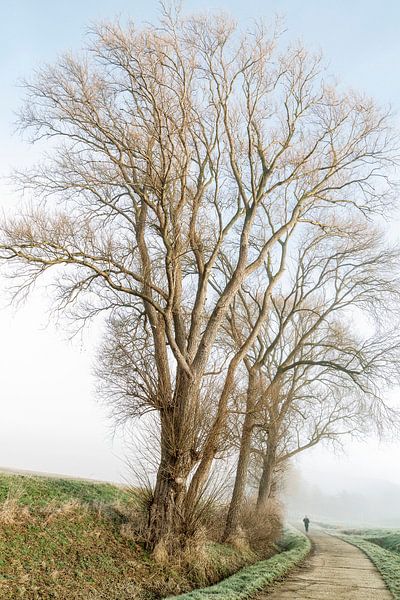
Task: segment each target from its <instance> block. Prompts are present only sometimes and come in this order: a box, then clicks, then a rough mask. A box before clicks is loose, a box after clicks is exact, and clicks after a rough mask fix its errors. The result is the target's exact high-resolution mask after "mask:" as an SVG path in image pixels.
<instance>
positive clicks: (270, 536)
mask: <svg viewBox="0 0 400 600" xmlns="http://www.w3.org/2000/svg"><path fill="white" fill-rule="evenodd" d="M282 520H283V517H282V508H281V506H280V504H279V503H278V502H277V501H276V500H269V501H268V503H267V504H266V506H265V507H263V508H261V509H256V506H255V503H254V502H253V501H251V500H248V501H247V503H246V504H245V505H244V507H243V510H242V516H241V527H242V529H243V531H244V532H245V535H246V538H247V540H248V542H249V544H250V548H251V549H252V550H253V551H254V552H257V553H258V554H260V555H262V556H269V555H270V554H272V552H273V551H274V545H275V543H276V542H277V540H278V539H279V538H280V536H281V535H282Z"/></svg>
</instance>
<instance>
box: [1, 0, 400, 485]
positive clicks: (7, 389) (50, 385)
mask: <svg viewBox="0 0 400 600" xmlns="http://www.w3.org/2000/svg"><path fill="white" fill-rule="evenodd" d="M0 4H1V6H0V10H1V13H0V15H1V19H0V82H1V93H0V175H1V174H7V173H8V172H9V170H10V167H12V166H18V165H20V164H21V162H27V161H29V159H30V152H31V147H30V146H27V145H25V144H23V143H22V142H21V141H20V140H19V139H18V137H16V136H13V135H12V131H13V121H14V120H15V116H14V113H15V111H16V110H17V109H18V106H19V103H20V99H21V95H22V90H21V89H20V88H19V87H18V86H17V85H16V84H17V82H18V80H19V79H21V78H23V77H29V75H30V74H31V72H32V70H33V68H34V67H36V66H38V65H40V64H42V63H43V62H50V63H51V62H53V61H54V60H55V59H56V57H57V55H58V54H59V53H61V52H63V51H64V50H74V49H76V50H79V48H80V47H81V46H82V45H83V43H84V39H83V38H84V35H85V32H86V30H87V27H88V25H89V24H90V23H91V22H93V21H96V20H99V19H112V18H114V17H115V16H118V15H119V16H120V17H121V18H122V19H125V18H127V17H129V16H130V17H132V18H133V19H134V20H137V21H143V20H153V19H154V18H155V17H156V15H157V11H158V2H157V1H156V0H69V1H63V2H62V1H60V0H58V1H56V0H2V2H1V3H0ZM185 6H186V8H187V10H198V9H217V10H218V9H222V10H228V11H230V12H232V13H233V14H234V16H235V17H236V18H237V19H238V20H239V22H241V23H245V22H246V21H248V20H250V19H252V18H254V17H260V16H262V17H264V18H265V19H267V20H268V19H272V18H273V17H274V15H275V14H276V13H278V14H282V15H285V16H286V23H287V33H286V34H285V37H286V39H287V40H288V41H289V40H291V39H297V38H302V39H303V40H304V42H305V43H306V45H308V46H311V47H312V48H314V49H318V50H319V49H321V50H322V51H323V53H324V55H325V57H326V60H327V61H328V63H329V65H330V67H329V69H330V71H331V73H333V74H335V75H336V76H337V77H338V79H339V81H341V82H343V83H344V84H346V85H349V86H351V87H354V88H357V89H361V90H364V91H365V92H366V93H368V94H370V95H372V96H374V97H375V98H376V99H377V100H378V101H379V102H381V103H384V104H391V105H392V107H393V109H394V110H395V111H396V112H399V113H400V110H399V109H400V77H399V68H398V65H399V62H400V35H399V34H400V2H399V1H398V0H381V2H376V1H372V0H335V1H330V0H320V1H317V0H302V1H300V0H264V1H263V0H246V1H243V0H241V1H239V0H230V1H229V0H205V1H204V2H199V1H196V0H190V1H189V0H188V1H187V2H186V3H185ZM14 201H15V197H14V195H13V194H11V193H10V191H9V190H8V189H7V188H6V187H5V184H3V183H1V181H0V209H1V206H2V205H3V206H4V205H5V204H6V202H7V204H8V206H10V205H12V204H13V203H14ZM2 299H3V298H2V294H1V291H0V304H1V303H2ZM3 304H4V303H3ZM43 307H44V300H43V298H42V297H41V296H40V295H39V296H36V297H35V299H34V302H32V303H30V304H28V305H27V306H26V307H25V308H24V310H23V311H22V312H17V313H16V314H14V313H13V312H12V311H10V310H8V309H5V310H2V311H0V331H1V333H2V338H1V344H0V365H1V368H0V394H1V396H0V401H1V402H2V404H3V407H2V419H1V421H0V467H1V466H8V467H18V468H26V469H37V470H43V471H53V472H64V473H69V474H72V475H73V474H76V475H84V476H91V477H101V478H109V479H118V478H119V477H120V470H121V461H120V458H121V457H122V455H123V446H122V445H121V443H120V441H118V440H117V441H116V442H115V443H114V446H113V447H112V444H111V437H110V435H109V430H108V429H107V424H106V420H105V414H104V411H102V409H101V408H100V407H98V406H97V405H96V404H95V398H94V394H93V391H92V390H93V380H92V378H91V375H90V364H91V361H92V357H93V347H94V346H95V342H96V340H95V339H93V338H95V337H96V336H93V335H92V336H91V338H89V339H88V340H86V342H85V344H84V345H81V344H80V343H79V342H75V343H74V344H72V345H71V344H69V343H67V342H66V341H65V340H64V338H63V337H62V334H61V333H60V332H59V331H57V330H56V329H55V328H54V327H52V326H51V327H48V328H47V329H45V330H43V329H41V325H43V324H44V323H45V322H46V319H44V318H43V312H44V308H43ZM46 365H47V366H46ZM377 452H378V450H377V445H376V444H374V445H370V448H369V451H367V452H366V450H365V447H364V446H359V445H353V446H349V455H348V459H346V460H345V461H344V462H343V463H342V467H341V469H342V471H343V472H345V473H347V474H348V475H352V474H353V473H354V472H357V473H358V474H361V475H363V474H366V475H368V476H370V477H374V476H375V477H385V478H388V479H392V480H394V481H396V482H398V483H400V475H399V474H398V469H397V468H396V466H397V465H398V458H397V455H398V454H399V451H398V446H391V447H387V448H383V449H382V450H381V451H380V452H381V454H379V455H378V454H377ZM328 461H329V462H328ZM303 463H304V465H307V466H308V468H309V469H310V466H311V467H312V468H315V467H317V468H318V464H320V465H322V464H323V465H324V471H325V473H327V465H329V469H328V470H329V473H331V474H332V475H333V474H335V473H336V475H335V477H337V479H338V486H340V469H339V465H338V462H337V461H336V459H334V458H328V457H327V454H326V453H323V452H320V451H317V450H315V451H314V452H313V453H312V454H311V455H310V457H309V458H308V459H305V460H304V461H303ZM319 476H320V475H319Z"/></svg>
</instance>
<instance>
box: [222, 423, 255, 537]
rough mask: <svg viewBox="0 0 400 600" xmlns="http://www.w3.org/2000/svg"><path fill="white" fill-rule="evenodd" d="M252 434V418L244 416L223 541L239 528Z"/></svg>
mask: <svg viewBox="0 0 400 600" xmlns="http://www.w3.org/2000/svg"><path fill="white" fill-rule="evenodd" d="M252 432H253V416H252V415H249V414H246V418H245V422H244V425H243V433H242V438H241V440H240V451H239V458H238V464H237V468H236V477H235V485H234V487H233V492H232V497H231V502H230V504H229V510H228V515H227V518H226V525H225V531H224V535H223V539H224V540H228V539H229V538H232V537H233V536H234V535H235V533H236V532H237V529H238V526H239V521H240V513H241V510H242V506H243V500H244V497H245V491H246V484H247V474H248V469H249V463H250V456H251V439H252Z"/></svg>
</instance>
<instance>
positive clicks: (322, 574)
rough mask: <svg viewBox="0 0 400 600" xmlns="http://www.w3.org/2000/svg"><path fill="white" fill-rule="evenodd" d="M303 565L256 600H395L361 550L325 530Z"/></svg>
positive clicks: (314, 535) (315, 536) (314, 536)
mask: <svg viewBox="0 0 400 600" xmlns="http://www.w3.org/2000/svg"><path fill="white" fill-rule="evenodd" d="M310 538H311V539H312V541H313V543H314V550H313V552H312V554H311V555H310V557H309V558H308V559H307V560H306V562H305V563H303V565H302V566H301V567H300V568H298V569H296V571H293V572H292V574H291V575H289V576H288V578H287V579H286V580H285V581H283V582H282V583H280V584H278V585H277V586H275V587H274V588H273V589H272V590H271V591H269V592H263V593H261V594H258V596H256V597H255V599H254V600H393V596H392V594H391V593H390V592H389V590H388V589H387V588H386V586H385V584H384V582H383V580H382V578H381V576H380V574H379V573H378V571H377V570H376V568H375V567H374V565H373V564H372V563H371V561H370V560H369V559H368V558H367V557H366V556H365V555H364V554H363V553H362V552H361V550H359V549H358V548H355V547H354V546H351V545H350V544H347V543H346V542H343V541H342V540H339V539H337V538H335V537H333V536H330V535H328V534H326V533H323V532H322V531H321V532H320V531H318V532H315V533H314V532H313V533H311V534H310Z"/></svg>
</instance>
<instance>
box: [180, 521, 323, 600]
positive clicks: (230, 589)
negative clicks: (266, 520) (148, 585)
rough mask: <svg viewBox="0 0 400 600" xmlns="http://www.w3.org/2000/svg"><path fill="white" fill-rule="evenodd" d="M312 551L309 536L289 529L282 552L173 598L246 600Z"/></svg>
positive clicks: (182, 599)
mask: <svg viewBox="0 0 400 600" xmlns="http://www.w3.org/2000/svg"><path fill="white" fill-rule="evenodd" d="M310 550H311V543H310V540H309V539H308V538H307V537H306V536H305V535H303V534H302V533H300V532H299V531H297V530H294V529H288V530H286V531H285V534H284V537H283V539H282V542H281V552H280V553H278V554H275V555H274V556H272V557H271V558H269V559H267V560H263V561H260V562H257V563H255V564H254V565H251V566H248V567H245V568H243V569H241V570H240V571H239V572H238V573H235V574H234V575H231V576H230V577H228V578H227V579H225V580H224V581H221V582H220V583H217V584H216V585H213V586H211V587H208V588H204V589H201V590H194V591H192V592H189V593H186V594H182V595H180V596H174V597H173V598H170V600H176V599H178V598H179V600H245V599H246V598H249V597H250V596H251V595H252V594H254V593H255V592H257V591H258V590H260V589H262V588H265V587H266V586H268V585H270V584H271V583H273V582H274V581H276V580H277V579H279V578H281V577H282V576H284V575H286V574H287V573H288V572H289V571H290V570H291V569H292V568H293V567H294V566H295V565H297V564H299V563H300V562H301V561H302V560H303V559H304V558H305V557H306V556H307V554H308V553H309V552H310Z"/></svg>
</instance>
